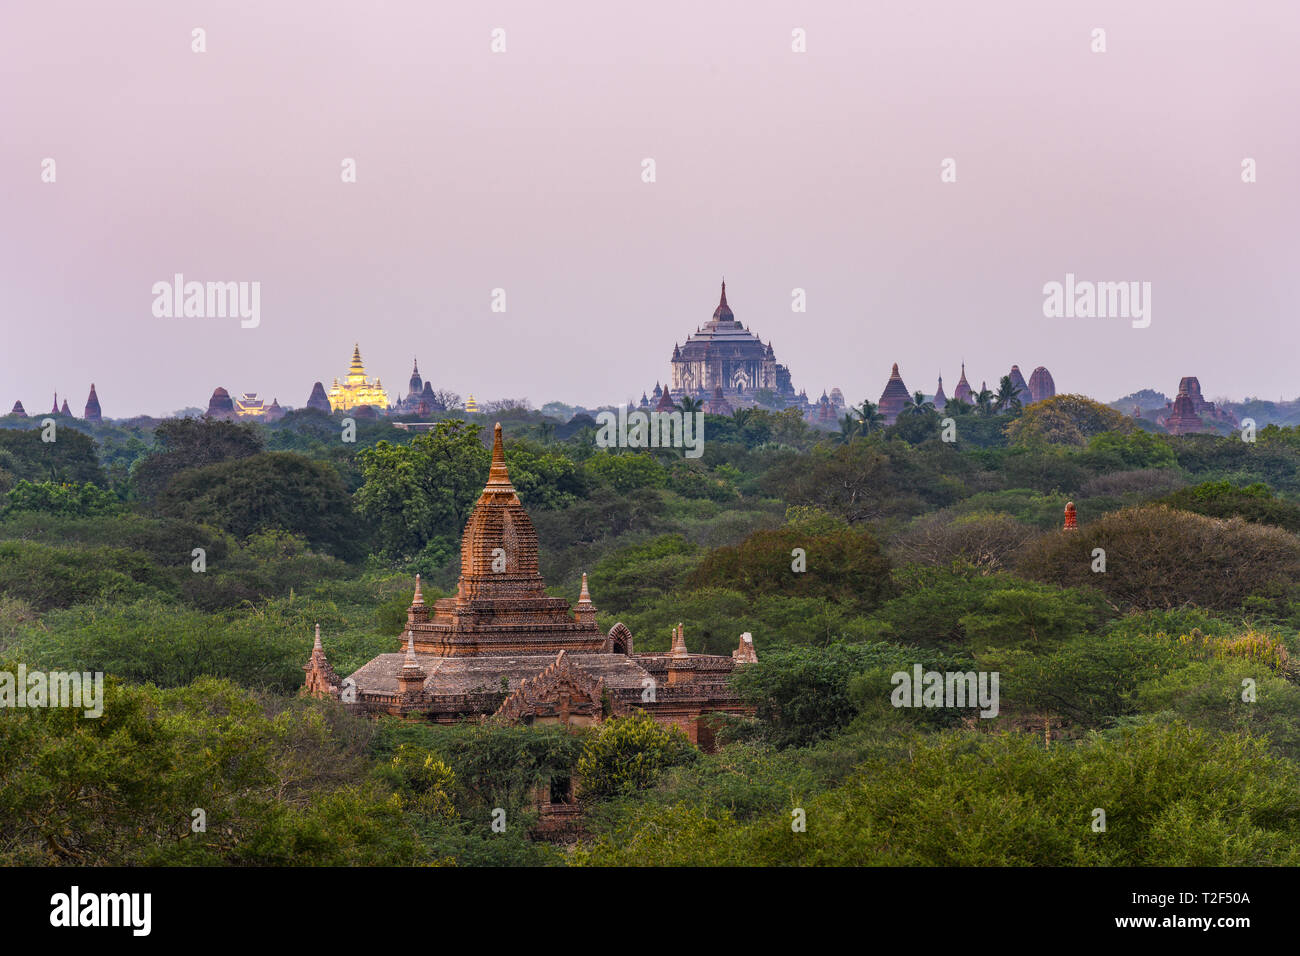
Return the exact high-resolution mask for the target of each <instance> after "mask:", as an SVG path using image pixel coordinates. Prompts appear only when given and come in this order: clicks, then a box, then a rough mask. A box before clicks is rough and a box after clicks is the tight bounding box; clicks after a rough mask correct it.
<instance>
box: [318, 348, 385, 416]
mask: <svg viewBox="0 0 1300 956" xmlns="http://www.w3.org/2000/svg"><path fill="white" fill-rule="evenodd" d="M329 403H330V407H331V408H332V409H333V410H334V411H336V412H345V411H348V410H350V409H353V408H359V407H361V406H362V405H369V406H370V407H371V408H374V409H376V410H378V411H385V410H387V408H388V393H387V392H385V391H384V388H383V385H382V384H381V383H380V381H379V379H375V380H374V382H373V383H372V382H371V381H370V379H368V378H367V377H366V368H365V366H364V365H363V364H362V363H361V345H360V343H358V344H356V345H354V346H353V347H352V364H351V365H350V366H349V367H348V374H347V376H346V377H345V378H344V380H343V381H342V382H339V380H338V379H337V378H336V379H335V380H334V384H333V385H331V386H330V390H329Z"/></svg>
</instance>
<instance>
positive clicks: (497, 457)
mask: <svg viewBox="0 0 1300 956" xmlns="http://www.w3.org/2000/svg"><path fill="white" fill-rule="evenodd" d="M487 483H488V487H489V488H491V487H494V486H495V487H498V488H502V489H505V488H510V490H511V491H513V490H514V489H513V488H511V486H510V472H508V471H507V470H506V452H505V448H504V447H502V445H501V423H500V422H497V423H496V427H495V428H494V429H493V430H492V468H491V469H490V470H489V471H488V480H487Z"/></svg>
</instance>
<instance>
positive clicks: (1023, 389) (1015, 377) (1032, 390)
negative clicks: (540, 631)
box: [876, 362, 1056, 425]
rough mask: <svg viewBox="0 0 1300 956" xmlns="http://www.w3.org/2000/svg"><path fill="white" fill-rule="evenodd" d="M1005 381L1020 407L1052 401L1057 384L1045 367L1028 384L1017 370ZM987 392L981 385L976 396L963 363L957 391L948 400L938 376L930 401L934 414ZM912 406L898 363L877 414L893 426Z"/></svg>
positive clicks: (1017, 367)
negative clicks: (1012, 390) (949, 405)
mask: <svg viewBox="0 0 1300 956" xmlns="http://www.w3.org/2000/svg"><path fill="white" fill-rule="evenodd" d="M1007 374H1008V377H1009V378H1010V379H1011V385H1012V388H1014V389H1015V397H1016V398H1017V399H1018V400H1019V401H1020V403H1021V404H1022V405H1028V404H1030V403H1031V402H1041V401H1042V400H1043V399H1045V398H1051V397H1052V396H1054V395H1055V394H1056V382H1055V381H1053V380H1052V373H1051V372H1049V371H1048V370H1047V369H1046V368H1045V367H1044V366H1042V365H1040V366H1038V368H1036V369H1034V371H1033V374H1032V375H1030V376H1029V381H1028V382H1026V381H1025V377H1024V375H1022V374H1021V373H1020V366H1019V365H1013V366H1011V371H1010V372H1009V373H1007ZM986 391H988V382H986V381H985V382H981V383H980V391H979V392H976V391H975V390H974V389H973V388H971V386H970V382H968V381H967V380H966V363H965V362H962V364H961V378H960V379H958V380H957V387H956V388H955V389H953V393H952V398H951V399H949V398H948V396H947V395H945V394H944V391H943V376H942V375H940V376H939V385H938V387H937V388H935V390H934V398H933V399H932V401H933V404H934V409H935V411H943V409H944V408H946V407H947V405H948V402H949V401H953V402H965V403H966V404H967V405H974V404H976V403H977V402H978V401H979V396H980V394H981V393H982V392H986ZM911 402H912V393H911V392H909V391H908V390H907V386H906V385H904V384H903V377H902V375H900V374H899V372H898V363H897V362H895V363H894V368H893V371H892V372H891V373H890V375H889V381H887V382H886V383H885V390H884V391H883V392H881V393H880V401H879V402H878V403H877V406H876V410H877V411H879V412H880V414H881V415H882V416H884V419H885V422H886V423H887V424H890V425H892V424H893V423H894V422H896V421H897V420H898V416H899V415H900V414H902V411H903V409H904V408H905V407H907V406H908V405H909V404H911Z"/></svg>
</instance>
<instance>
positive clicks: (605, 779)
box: [577, 712, 699, 800]
mask: <svg viewBox="0 0 1300 956" xmlns="http://www.w3.org/2000/svg"><path fill="white" fill-rule="evenodd" d="M698 755H699V752H698V751H697V750H696V749H695V748H694V747H693V746H691V743H690V741H689V740H687V739H686V735H685V734H684V733H682V731H681V728H679V727H676V726H673V727H664V726H662V725H661V724H659V723H658V722H657V721H656V720H655V719H654V718H653V717H651V716H650V715H649V714H645V713H640V712H638V713H635V714H632V715H631V716H628V717H615V718H613V719H610V720H607V721H605V722H603V723H602V724H601V725H600V727H599V728H598V729H597V730H596V731H595V732H594V733H592V734H589V735H588V736H587V739H586V742H585V744H584V745H583V749H582V757H581V758H579V760H578V767H577V769H578V777H579V779H580V780H581V796H582V798H583V799H584V800H605V799H608V798H609V797H616V796H622V795H626V794H630V793H635V792H637V791H638V790H644V789H646V788H647V787H650V786H653V785H654V783H655V781H657V780H658V779H659V776H660V774H662V773H663V772H664V770H665V769H667V768H668V767H674V766H677V765H678V764H682V763H687V762H689V761H691V760H693V759H695V757H697V756H698Z"/></svg>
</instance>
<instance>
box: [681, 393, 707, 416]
mask: <svg viewBox="0 0 1300 956" xmlns="http://www.w3.org/2000/svg"><path fill="white" fill-rule="evenodd" d="M677 407H678V408H679V409H681V410H682V411H683V412H688V413H689V412H702V411H704V403H703V402H701V401H700V400H699V399H698V398H691V396H689V395H683V396H682V400H681V401H680V402H678V403H677Z"/></svg>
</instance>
